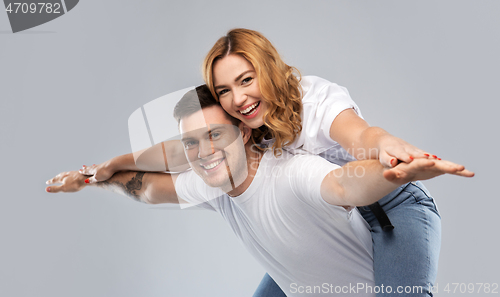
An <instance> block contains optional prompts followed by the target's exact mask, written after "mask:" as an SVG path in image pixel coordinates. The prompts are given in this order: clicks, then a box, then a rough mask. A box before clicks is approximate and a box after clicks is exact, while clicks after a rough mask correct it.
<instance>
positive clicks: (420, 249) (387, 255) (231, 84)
mask: <svg viewBox="0 0 500 297" xmlns="http://www.w3.org/2000/svg"><path fill="white" fill-rule="evenodd" d="M294 72H296V73H297V74H296V75H295V74H294ZM203 75H204V80H205V82H206V84H207V85H208V87H209V88H210V90H211V92H212V94H213V95H214V96H215V98H218V99H219V101H220V103H221V105H222V107H223V108H224V110H226V112H228V113H229V114H230V115H232V116H233V117H235V118H238V119H240V120H241V121H243V122H244V123H245V124H247V125H248V126H250V127H251V128H253V129H255V130H254V134H253V137H254V141H255V142H256V143H260V142H262V140H263V139H273V140H274V143H273V144H272V146H273V149H274V150H275V153H276V154H279V152H280V150H281V149H286V150H288V151H291V152H300V151H303V150H305V151H308V152H309V153H315V154H319V155H321V156H322V157H324V158H326V159H328V160H329V161H330V162H334V163H337V164H340V165H343V164H344V163H346V162H349V161H351V160H354V158H353V156H354V157H355V158H357V159H367V158H379V160H380V162H381V163H382V164H384V165H386V166H389V167H392V166H394V165H396V164H397V162H399V161H403V162H411V161H412V160H413V158H427V157H430V155H429V154H428V153H426V152H424V151H422V150H420V149H418V148H416V147H414V146H412V145H410V144H408V143H406V142H405V141H403V140H401V139H399V138H396V137H394V136H392V135H390V134H388V133H387V132H385V131H384V130H382V129H380V128H376V127H369V125H368V124H367V123H366V122H365V121H364V120H363V119H362V118H361V117H360V116H361V113H360V111H359V109H358V107H357V106H356V104H355V103H354V102H353V101H352V100H351V99H350V97H349V94H348V92H347V90H346V89H344V88H342V87H339V86H338V85H336V84H332V83H330V82H328V81H325V80H323V79H321V78H318V77H303V78H302V79H301V77H300V74H299V73H298V71H296V70H295V68H293V67H290V66H288V65H286V64H285V63H284V62H283V61H282V60H281V58H280V56H279V54H278V53H277V51H276V49H275V48H274V47H273V45H272V44H271V43H270V42H269V41H268V40H267V39H266V38H265V37H264V36H262V35H261V34H260V33H258V32H256V31H252V30H247V29H234V30H231V31H229V33H228V34H227V35H226V36H224V37H222V38H220V39H219V40H218V41H217V42H216V43H215V45H214V46H213V48H212V49H211V50H210V52H209V53H208V55H207V56H206V58H205V61H204V64H203ZM340 146H341V147H340ZM347 152H349V153H350V154H348V153H347ZM432 157H434V158H437V157H436V156H432ZM379 204H380V205H381V206H382V208H383V209H384V210H385V212H386V213H387V216H388V217H389V219H390V222H392V224H393V225H394V226H395V229H394V230H390V231H383V230H382V227H381V224H380V223H379V221H378V220H377V218H376V216H375V214H377V212H378V211H380V210H377V208H376V206H374V212H375V214H374V212H372V211H370V210H369V209H368V208H366V207H363V208H361V209H360V211H361V213H362V215H363V216H364V218H365V219H366V220H367V222H368V223H369V224H370V226H371V227H372V237H373V243H374V271H375V281H376V285H377V286H382V285H384V286H385V287H387V286H391V287H392V289H393V290H394V291H395V290H396V288H397V287H398V286H406V285H410V286H415V285H418V286H422V287H425V288H429V286H430V285H433V284H434V281H435V278H436V274H437V262H438V256H439V249H440V229H441V228H440V217H439V214H438V211H437V208H436V206H435V204H434V202H433V199H432V198H431V197H430V195H429V193H428V192H427V190H426V189H425V188H424V186H423V185H422V184H421V183H417V184H411V183H410V184H407V185H405V186H403V187H401V188H399V189H398V190H396V191H394V192H393V193H391V194H389V195H388V196H386V197H384V198H383V199H381V200H380V201H379ZM380 217H381V218H380V221H381V223H382V224H387V226H386V227H387V229H390V227H391V225H390V223H388V221H387V220H386V221H384V220H385V217H384V215H383V213H382V214H381V216H380ZM395 263H397V265H395ZM269 283H271V285H270V284H269ZM266 284H267V285H266ZM263 285H264V286H266V287H269V286H271V287H272V282H271V281H270V279H269V278H268V277H265V279H264V280H263ZM260 289H261V288H259V290H260ZM389 293H394V292H389ZM428 294H429V295H431V293H430V292H429V293H428ZM384 295H385V294H383V293H380V294H377V296H384ZM388 295H390V294H388ZM412 296H415V294H414V293H412Z"/></svg>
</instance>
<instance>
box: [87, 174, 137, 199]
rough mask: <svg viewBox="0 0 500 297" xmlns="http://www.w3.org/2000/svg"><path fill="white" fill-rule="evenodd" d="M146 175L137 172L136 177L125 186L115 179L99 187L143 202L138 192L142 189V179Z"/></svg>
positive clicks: (104, 182) (102, 183)
mask: <svg viewBox="0 0 500 297" xmlns="http://www.w3.org/2000/svg"><path fill="white" fill-rule="evenodd" d="M144 174H145V172H137V173H136V175H135V176H133V177H132V179H131V180H129V181H128V182H126V183H125V184H123V182H121V181H117V180H112V179H113V178H111V180H106V181H102V182H99V183H97V185H98V186H101V187H104V188H106V189H109V190H111V191H113V192H117V193H120V194H124V195H126V196H129V197H132V198H133V199H134V200H137V201H139V202H142V201H141V199H140V198H141V197H140V195H139V193H138V191H140V190H141V189H142V178H143V177H144Z"/></svg>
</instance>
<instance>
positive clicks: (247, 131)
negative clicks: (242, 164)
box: [238, 122, 252, 144]
mask: <svg viewBox="0 0 500 297" xmlns="http://www.w3.org/2000/svg"><path fill="white" fill-rule="evenodd" d="M238 128H240V131H241V137H242V138H243V143H244V144H247V142H248V141H249V140H250V138H251V136H252V128H250V127H248V126H247V125H245V124H244V123H243V122H240V124H239V125H238Z"/></svg>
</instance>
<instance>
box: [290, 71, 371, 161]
mask: <svg viewBox="0 0 500 297" xmlns="http://www.w3.org/2000/svg"><path fill="white" fill-rule="evenodd" d="M300 84H301V86H302V92H303V93H302V94H303V98H302V104H303V110H302V115H301V117H302V132H301V133H300V136H299V137H298V138H297V139H296V140H295V141H294V142H293V143H292V144H290V145H288V146H286V147H285V149H286V150H287V151H289V152H291V153H293V154H304V153H309V154H314V155H319V156H321V157H322V158H324V159H327V160H328V161H330V162H331V163H335V164H338V165H340V166H343V165H344V164H345V163H347V162H350V161H354V160H356V159H355V158H354V157H353V156H352V155H350V154H349V153H348V152H347V151H346V150H345V149H343V148H342V147H341V146H340V144H339V143H337V142H336V141H333V140H332V139H331V138H330V126H331V125H332V123H333V120H334V119H335V118H336V117H337V116H338V115H339V113H341V112H342V111H344V110H346V109H349V108H352V109H354V111H355V112H356V113H357V114H358V115H359V116H360V117H362V115H361V111H360V110H359V108H358V106H357V105H356V103H354V101H353V100H352V99H351V97H350V96H349V92H348V91H347V89H346V88H344V87H341V86H339V85H337V84H335V83H331V82H329V81H327V80H325V79H322V78H320V77H317V76H304V77H302V80H301V82H300Z"/></svg>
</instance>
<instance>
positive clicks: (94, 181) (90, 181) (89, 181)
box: [85, 176, 97, 184]
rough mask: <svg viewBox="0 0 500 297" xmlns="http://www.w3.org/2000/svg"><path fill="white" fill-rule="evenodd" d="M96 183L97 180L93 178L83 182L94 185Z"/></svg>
mask: <svg viewBox="0 0 500 297" xmlns="http://www.w3.org/2000/svg"><path fill="white" fill-rule="evenodd" d="M96 182H97V179H96V178H95V176H91V177H89V178H87V179H86V180H85V183H86V184H95V183H96Z"/></svg>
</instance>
